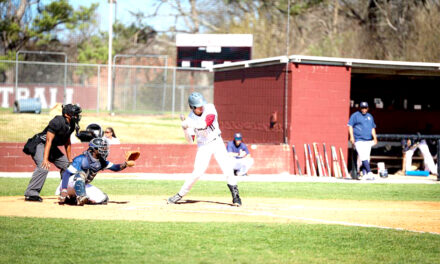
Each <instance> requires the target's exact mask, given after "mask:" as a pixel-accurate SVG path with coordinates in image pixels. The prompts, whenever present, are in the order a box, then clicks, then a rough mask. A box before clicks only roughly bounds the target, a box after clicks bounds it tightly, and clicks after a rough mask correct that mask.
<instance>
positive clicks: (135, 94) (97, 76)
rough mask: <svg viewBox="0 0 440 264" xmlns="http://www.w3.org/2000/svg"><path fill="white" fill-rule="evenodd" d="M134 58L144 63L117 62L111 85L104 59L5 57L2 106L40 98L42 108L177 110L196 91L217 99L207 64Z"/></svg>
mask: <svg viewBox="0 0 440 264" xmlns="http://www.w3.org/2000/svg"><path fill="white" fill-rule="evenodd" d="M130 62H133V63H142V65H139V64H116V65H113V66H112V71H111V72H112V78H111V85H109V84H108V66H107V65H103V64H81V63H64V62H63V63H60V62H47V61H44V62H43V61H5V60H0V103H1V105H0V107H1V108H10V109H11V111H12V109H13V105H14V102H16V101H18V100H21V99H27V98H38V99H39V100H40V102H41V107H42V109H43V111H44V110H45V109H50V108H51V107H53V106H54V105H56V104H57V103H78V104H80V105H81V107H82V108H83V109H84V110H89V111H96V112H97V113H99V112H115V113H127V114H163V113H171V114H174V113H175V112H183V111H186V110H187V103H186V98H188V95H189V94H190V93H191V92H194V91H198V92H200V93H202V94H203V95H204V96H205V97H206V99H207V100H208V101H212V100H213V97H214V89H213V74H212V73H211V72H209V71H208V70H206V69H201V68H189V67H185V68H182V67H170V66H167V65H166V64H162V65H160V64H159V65H148V64H151V63H144V62H145V61H128V63H130ZM125 63H127V61H125ZM109 95H110V96H109Z"/></svg>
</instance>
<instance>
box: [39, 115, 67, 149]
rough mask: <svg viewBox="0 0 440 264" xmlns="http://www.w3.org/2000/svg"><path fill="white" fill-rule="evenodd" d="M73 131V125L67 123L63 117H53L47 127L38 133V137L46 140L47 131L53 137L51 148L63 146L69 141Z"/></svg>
mask: <svg viewBox="0 0 440 264" xmlns="http://www.w3.org/2000/svg"><path fill="white" fill-rule="evenodd" d="M74 130H75V123H73V122H71V123H70V124H69V123H68V122H67V120H66V118H64V117H63V116H60V115H58V116H55V117H54V118H53V119H52V120H51V121H50V122H49V124H48V125H47V127H46V128H45V129H44V130H43V132H41V133H40V136H41V137H43V138H44V140H45V139H46V134H47V131H49V132H51V133H53V134H54V135H55V137H54V139H53V141H52V146H64V145H65V144H66V142H67V141H68V140H69V138H70V135H71V134H72V133H73V131H74Z"/></svg>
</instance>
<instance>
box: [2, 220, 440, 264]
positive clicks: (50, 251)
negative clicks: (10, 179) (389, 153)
mask: <svg viewBox="0 0 440 264" xmlns="http://www.w3.org/2000/svg"><path fill="white" fill-rule="evenodd" d="M0 230H1V232H0V262H1V263H308V264H310V263H356V264H361V263H438V260H439V257H440V247H439V246H438V245H439V243H440V236H438V235H432V234H420V233H412V232H404V231H394V230H383V229H375V228H360V227H345V226H335V225H312V224H260V223H247V224H244V223H237V224H235V223H152V222H141V221H103V220H98V221H91V220H70V219H41V218H17V217H0Z"/></svg>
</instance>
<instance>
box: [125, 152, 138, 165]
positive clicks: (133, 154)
mask: <svg viewBox="0 0 440 264" xmlns="http://www.w3.org/2000/svg"><path fill="white" fill-rule="evenodd" d="M140 155H141V153H140V152H139V151H138V150H131V151H127V152H125V160H126V161H130V160H133V161H134V160H137V159H138V158H139V156H140ZM127 165H128V164H127ZM133 165H134V164H133Z"/></svg>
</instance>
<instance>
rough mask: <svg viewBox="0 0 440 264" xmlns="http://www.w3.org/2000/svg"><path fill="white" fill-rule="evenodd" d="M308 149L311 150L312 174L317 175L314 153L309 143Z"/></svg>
mask: <svg viewBox="0 0 440 264" xmlns="http://www.w3.org/2000/svg"><path fill="white" fill-rule="evenodd" d="M307 149H308V151H309V158H310V167H311V168H312V175H313V176H317V175H316V169H315V161H314V160H313V153H312V149H311V148H310V144H307Z"/></svg>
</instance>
